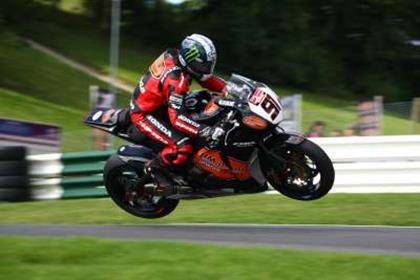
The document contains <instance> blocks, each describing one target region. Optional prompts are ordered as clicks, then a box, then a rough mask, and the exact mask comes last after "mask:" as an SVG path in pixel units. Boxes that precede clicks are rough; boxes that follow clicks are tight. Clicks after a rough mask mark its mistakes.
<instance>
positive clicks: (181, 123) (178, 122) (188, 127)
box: [175, 120, 198, 134]
mask: <svg viewBox="0 0 420 280" xmlns="http://www.w3.org/2000/svg"><path fill="white" fill-rule="evenodd" d="M175 125H176V126H178V127H181V128H183V129H185V130H186V131H188V132H190V133H192V134H197V133H198V132H197V130H196V129H194V128H192V127H190V126H188V125H185V124H184V123H183V122H181V121H179V120H177V121H176V122H175Z"/></svg>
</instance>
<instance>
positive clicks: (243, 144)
mask: <svg viewBox="0 0 420 280" xmlns="http://www.w3.org/2000/svg"><path fill="white" fill-rule="evenodd" d="M256 144H257V143H255V142H254V141H251V142H234V143H232V145H233V146H235V147H239V148H246V147H253V146H255V145H256Z"/></svg>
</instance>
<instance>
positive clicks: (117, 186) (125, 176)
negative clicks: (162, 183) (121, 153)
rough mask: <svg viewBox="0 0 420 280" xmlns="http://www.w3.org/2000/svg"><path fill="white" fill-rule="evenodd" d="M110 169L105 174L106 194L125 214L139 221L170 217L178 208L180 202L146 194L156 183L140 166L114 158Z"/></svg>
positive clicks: (110, 163)
mask: <svg viewBox="0 0 420 280" xmlns="http://www.w3.org/2000/svg"><path fill="white" fill-rule="evenodd" d="M110 161H111V162H110ZM118 163H119V164H118ZM107 165H108V167H107V166H106V167H105V172H104V181H105V186H106V190H107V192H108V194H109V196H110V197H111V198H112V200H113V201H114V202H115V203H116V204H117V205H118V206H119V207H120V208H122V209H123V210H124V211H126V212H128V213H130V214H132V215H134V216H137V217H142V218H146V219H155V218H161V217H164V216H166V215H168V214H169V213H171V212H172V211H173V210H175V208H176V207H177V205H178V203H179V200H177V199H169V198H166V197H162V196H156V195H153V194H151V193H150V192H148V191H147V188H146V187H145V186H147V185H150V184H153V182H152V180H151V178H149V176H148V175H146V174H145V173H144V171H143V168H141V167H140V166H137V165H139V164H136V166H133V165H130V164H126V163H124V162H122V161H121V160H120V159H119V158H118V156H113V157H111V158H110V159H109V160H108V162H107ZM109 167H111V168H109ZM139 167H140V168H139Z"/></svg>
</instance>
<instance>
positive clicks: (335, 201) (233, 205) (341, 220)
mask: <svg viewBox="0 0 420 280" xmlns="http://www.w3.org/2000/svg"><path fill="white" fill-rule="evenodd" d="M0 223H68V224H140V223H272V224H284V223H286V224H350V225H352V224H353V225H354V224H356V225H357V224H362V225H377V224H382V225H416V226H420V194H330V195H328V196H326V197H325V198H323V199H320V200H318V201H312V202H301V201H295V200H291V199H288V198H286V197H283V196H281V195H266V194H259V195H243V196H236V197H224V198H214V199H206V200H190V201H181V203H180V204H179V206H178V208H177V209H176V210H175V211H174V212H173V213H172V214H170V215H169V216H167V217H165V218H162V219H157V220H145V219H141V218H136V217H134V216H131V215H129V214H126V213H125V212H123V211H122V210H120V209H119V208H118V207H117V206H115V205H114V204H113V203H112V202H111V200H110V199H108V198H105V199H82V200H67V201H43V202H40V201H39V202H25V203H13V204H6V203H3V204H0Z"/></svg>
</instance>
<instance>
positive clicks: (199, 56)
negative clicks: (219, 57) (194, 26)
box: [179, 34, 216, 77]
mask: <svg viewBox="0 0 420 280" xmlns="http://www.w3.org/2000/svg"><path fill="white" fill-rule="evenodd" d="M179 62H180V64H181V66H183V67H185V68H186V69H187V71H188V72H190V73H191V74H192V75H194V76H199V77H200V76H203V75H210V74H212V73H213V70H214V66H215V65H216V48H215V47H214V44H213V42H212V41H211V40H210V39H209V38H207V37H206V36H203V35H200V34H192V35H190V36H188V37H186V38H185V39H184V40H183V41H182V43H181V48H180V53H179Z"/></svg>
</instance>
